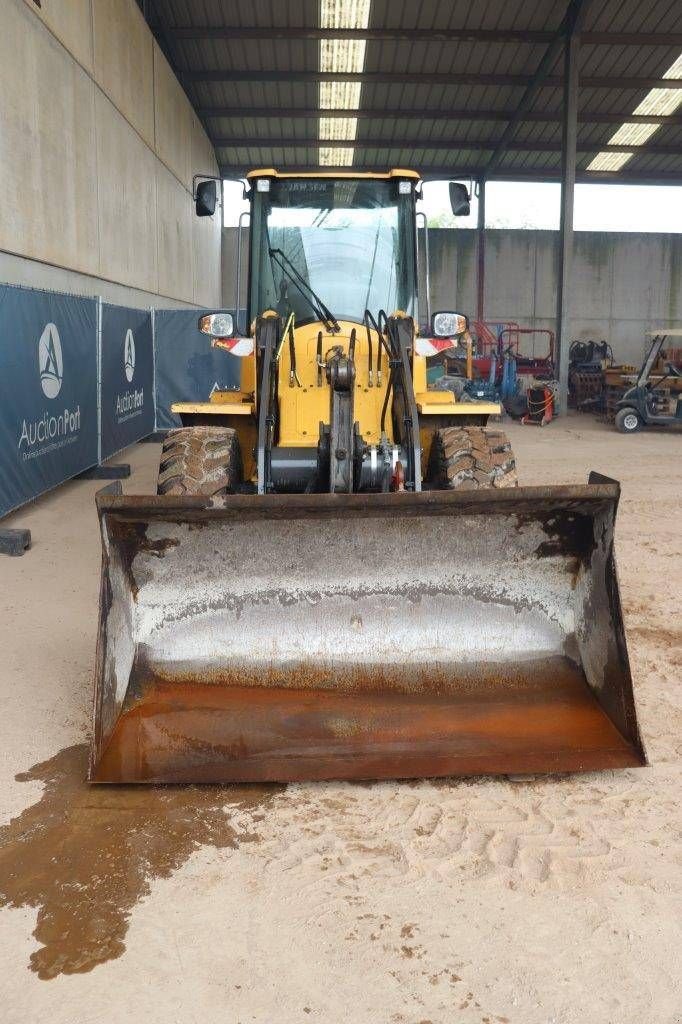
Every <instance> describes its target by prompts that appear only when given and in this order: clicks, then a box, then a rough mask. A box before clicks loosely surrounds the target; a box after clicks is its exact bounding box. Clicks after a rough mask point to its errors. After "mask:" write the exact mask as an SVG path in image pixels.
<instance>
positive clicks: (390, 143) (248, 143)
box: [211, 135, 682, 173]
mask: <svg viewBox="0 0 682 1024" xmlns="http://www.w3.org/2000/svg"><path fill="white" fill-rule="evenodd" d="M211 141H212V142H213V145H214V146H215V147H216V149H221V148H222V149H227V148H233V149H306V148H307V147H308V146H321V145H324V146H330V147H332V148H334V147H340V146H344V145H355V146H357V147H360V148H362V147H363V146H364V147H368V146H369V147H371V148H372V149H411V150H417V151H419V150H434V151H438V152H441V151H442V152H446V153H452V152H457V153H461V152H466V151H469V152H473V153H487V152H490V151H491V150H496V148H497V147H499V145H500V140H497V139H461V140H460V139H434V140H433V141H431V140H427V139H425V140H423V141H421V142H419V141H415V139H413V138H405V139H355V140H353V142H350V141H348V142H344V140H343V139H321V138H319V136H317V135H315V136H314V137H308V138H304V137H301V138H291V137H290V136H289V137H288V138H286V139H278V138H271V137H267V138H262V137H259V136H253V135H251V136H247V137H239V136H238V137H234V136H230V135H227V136H218V137H216V138H213V139H212V140H211ZM577 149H578V152H581V153H596V152H597V151H599V152H600V153H632V152H640V153H642V154H645V155H649V154H653V155H656V156H682V145H679V144H678V145H676V146H655V145H652V146H648V145H645V146H627V145H617V146H609V145H602V144H601V143H599V142H590V143H589V144H586V143H580V145H578V147H577ZM504 152H507V153H561V152H562V144H561V143H560V142H542V141H541V140H539V141H533V142H510V143H508V144H507V145H506V146H505V150H504ZM489 168H490V164H488V165H487V167H486V170H488V173H489Z"/></svg>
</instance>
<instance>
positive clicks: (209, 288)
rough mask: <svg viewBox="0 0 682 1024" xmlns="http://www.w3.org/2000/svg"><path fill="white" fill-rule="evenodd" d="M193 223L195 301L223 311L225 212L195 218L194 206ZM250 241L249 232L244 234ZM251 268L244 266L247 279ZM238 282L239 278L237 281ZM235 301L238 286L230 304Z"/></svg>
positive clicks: (232, 291)
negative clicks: (222, 260) (223, 216)
mask: <svg viewBox="0 0 682 1024" xmlns="http://www.w3.org/2000/svg"><path fill="white" fill-rule="evenodd" d="M190 211H191V212H190V218H191V224H192V256H193V259H192V266H193V270H194V301H195V302H196V303H197V305H199V306H214V307H216V308H220V306H221V305H222V304H223V299H222V287H221V273H222V271H221V248H222V228H221V223H220V218H221V211H218V212H217V213H216V215H215V217H195V216H194V206H193V204H191V203H190ZM244 240H246V232H244ZM243 255H244V256H245V255H246V253H245V252H244V253H243ZM246 273H247V267H246V266H244V276H246ZM235 280H236V279H235ZM233 299H234V284H233V285H232V289H231V291H230V292H229V302H228V303H227V304H228V305H232V302H233Z"/></svg>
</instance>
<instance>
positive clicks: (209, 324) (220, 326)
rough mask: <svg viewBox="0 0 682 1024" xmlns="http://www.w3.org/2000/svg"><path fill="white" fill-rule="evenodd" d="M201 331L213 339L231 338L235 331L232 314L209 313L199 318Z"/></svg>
mask: <svg viewBox="0 0 682 1024" xmlns="http://www.w3.org/2000/svg"><path fill="white" fill-rule="evenodd" d="M199 330H200V331H203V333H204V334H210V335H211V337H212V338H229V337H230V336H231V335H232V333H233V331H234V321H233V319H232V314H231V313H207V314H206V316H200V317H199Z"/></svg>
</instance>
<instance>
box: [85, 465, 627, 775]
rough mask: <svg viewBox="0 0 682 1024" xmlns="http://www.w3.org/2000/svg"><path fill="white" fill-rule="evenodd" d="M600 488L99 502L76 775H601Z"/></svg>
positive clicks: (607, 587) (612, 759)
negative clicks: (99, 547) (90, 718)
mask: <svg viewBox="0 0 682 1024" xmlns="http://www.w3.org/2000/svg"><path fill="white" fill-rule="evenodd" d="M617 502H618V486H617V485H616V484H614V483H612V482H611V483H605V482H600V483H596V484H588V485H586V486H579V487H576V486H570V487H527V488H519V489H511V488H510V489H500V490H485V491H483V490H481V491H459V492H458V491H452V492H442V491H439V492H425V493H420V494H410V493H399V494H378V495H377V494H368V495H364V494H358V495H349V496H338V495H303V494H299V495H266V496H262V497H256V496H249V495H234V496H230V497H228V498H222V499H212V500H211V499H203V498H174V497H130V496H100V497H98V507H99V515H100V519H101V527H102V540H103V564H102V584H101V608H100V623H99V641H98V654H97V668H96V688H95V706H94V720H95V721H94V742H93V748H92V756H91V764H90V778H91V780H92V781H93V782H233V781H248V780H278V781H291V780H301V779H380V778H395V777H419V776H442V775H473V774H486V773H535V772H566V771H586V770H592V769H603V768H622V767H626V766H632V765H642V764H645V763H646V760H645V754H644V749H643V746H642V742H641V740H640V736H639V733H638V729H637V721H636V715H635V705H634V701H633V694H632V681H631V677H630V669H629V665H628V657H627V650H626V645H625V636H624V631H623V621H622V615H621V609H620V601H619V594H618V583H617V579H616V570H615V565H614V558H613V531H614V523H615V515H616V507H617Z"/></svg>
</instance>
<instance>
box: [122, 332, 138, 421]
mask: <svg viewBox="0 0 682 1024" xmlns="http://www.w3.org/2000/svg"><path fill="white" fill-rule="evenodd" d="M123 371H124V373H125V376H126V380H127V381H128V383H129V384H132V381H133V377H134V376H135V337H134V335H133V332H132V330H131V329H130V327H129V328H128V330H127V331H126V333H125V339H124V341H123ZM143 412H144V388H139V390H138V389H137V388H131V390H130V391H123V392H119V393H118V394H117V395H116V422H117V423H125V421H126V420H132V419H134V417H136V416H141V415H142V413H143Z"/></svg>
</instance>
